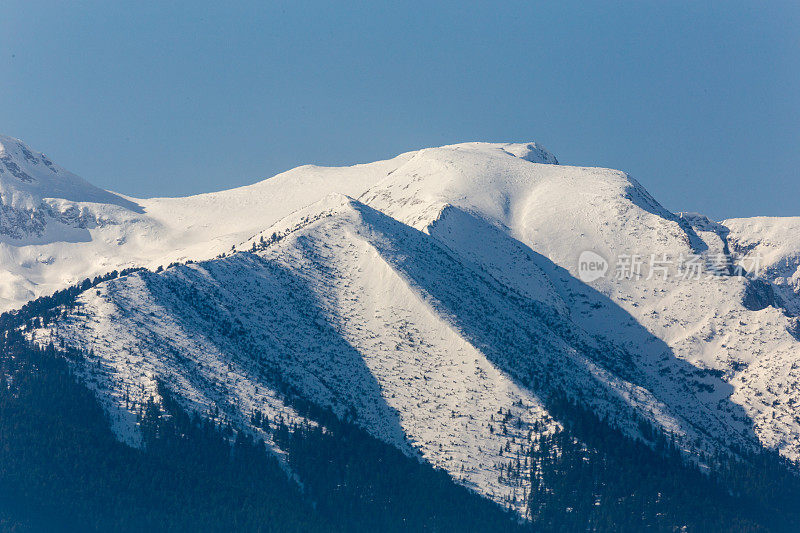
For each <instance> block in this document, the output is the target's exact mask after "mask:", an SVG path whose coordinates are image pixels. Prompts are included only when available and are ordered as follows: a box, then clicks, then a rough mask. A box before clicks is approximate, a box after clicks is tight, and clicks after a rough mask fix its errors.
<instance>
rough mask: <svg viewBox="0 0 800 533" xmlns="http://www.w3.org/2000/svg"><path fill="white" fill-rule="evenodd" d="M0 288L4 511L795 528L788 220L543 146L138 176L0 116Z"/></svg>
mask: <svg viewBox="0 0 800 533" xmlns="http://www.w3.org/2000/svg"><path fill="white" fill-rule="evenodd" d="M0 308H2V311H4V312H5V313H4V314H3V315H2V317H1V318H0V328H2V331H3V337H2V339H3V340H2V342H3V348H2V352H1V355H0V450H2V453H3V454H4V455H5V456H6V458H5V460H4V461H2V462H3V463H4V465H1V466H0V527H6V528H8V529H9V530H11V529H12V528H17V529H18V530H37V531H38V530H39V529H47V528H49V527H52V525H53V524H58V526H59V527H60V528H72V529H75V530H78V531H81V530H86V529H92V530H110V529H113V530H124V529H130V530H141V529H143V528H150V529H156V530H162V529H163V530H196V529H197V528H198V527H199V528H200V529H211V530H217V529H219V530H230V529H231V528H233V529H241V530H253V531H259V530H262V531H269V530H275V531H287V530H298V531H308V530H316V529H319V530H326V531H328V530H344V531H351V530H365V531H367V530H370V531H372V530H399V531H409V530H410V531H416V530H431V531H465V530H472V531H495V530H497V531H500V530H503V531H505V530H508V531H516V530H525V531H527V530H534V531H540V530H545V531H550V530H567V531H578V530H580V531H608V530H629V531H641V530H644V529H647V528H649V529H651V530H657V531H661V530H663V531H676V530H680V529H681V528H685V529H686V530H692V531H709V530H726V531H792V530H797V528H799V527H800V510H798V507H797V505H796V504H797V502H798V501H800V499H798V498H800V478H798V477H797V476H798V470H797V466H798V461H800V414H798V413H799V412H798V409H800V318H798V317H800V218H791V219H781V218H753V219H732V220H723V221H712V220H709V219H708V218H706V217H705V216H703V215H699V214H693V213H672V212H670V211H668V210H667V209H665V208H664V207H662V206H661V205H660V204H659V202H658V201H657V200H656V199H655V198H653V197H652V196H651V195H650V194H649V193H648V192H647V191H646V190H645V189H644V187H642V185H641V184H640V183H638V182H637V181H636V180H635V179H633V178H632V177H630V176H628V175H627V174H625V173H624V172H620V171H617V170H609V169H603V168H589V167H574V166H566V165H563V164H560V163H559V161H558V160H557V159H556V157H555V156H553V155H552V154H551V153H550V152H548V151H547V150H545V149H544V148H543V147H542V146H540V145H539V144H537V143H533V142H531V143H521V144H504V143H499V144H493V143H477V142H476V143H466V144H458V145H452V146H443V147H439V148H429V149H424V150H419V151H415V152H409V153H405V154H401V155H398V156H397V157H395V158H393V159H390V160H387V161H379V162H375V163H369V164H363V165H355V166H352V167H342V168H325V167H317V166H303V167H298V168H295V169H293V170H290V171H288V172H285V173H282V174H279V175H277V176H274V177H271V178H269V179H266V180H264V181H260V182H258V183H255V184H254V185H250V186H247V187H241V188H237V189H232V190H227V191H221V192H215V193H208V194H201V195H197V196H191V197H186V198H151V199H139V198H132V197H127V196H123V195H121V194H117V193H113V192H109V191H105V190H102V189H99V188H97V187H95V186H93V185H91V184H89V183H87V182H86V181H84V180H83V179H81V178H79V177H78V176H76V175H74V174H72V173H70V172H68V171H66V170H64V169H63V168H61V167H59V166H58V165H56V164H55V163H54V162H52V161H51V160H50V159H49V158H48V157H47V156H45V155H44V154H42V153H39V152H37V151H35V150H33V149H31V148H29V147H27V146H26V145H25V144H24V143H23V142H21V141H19V140H17V139H13V138H10V137H4V136H0ZM34 449H37V450H41V451H40V452H35V451H34ZM2 502H5V503H2Z"/></svg>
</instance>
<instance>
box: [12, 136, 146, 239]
mask: <svg viewBox="0 0 800 533" xmlns="http://www.w3.org/2000/svg"><path fill="white" fill-rule="evenodd" d="M88 204H101V205H103V206H116V207H119V208H122V209H125V210H128V211H135V212H141V208H140V207H139V206H138V205H137V204H135V203H134V202H131V201H130V200H127V199H125V198H122V197H121V196H118V195H116V194H114V193H111V192H108V191H105V190H103V189H100V188H99V187H95V186H94V185H92V184H90V183H88V182H87V181H85V180H84V179H82V178H80V177H78V176H76V175H75V174H73V173H71V172H69V171H67V170H65V169H63V168H61V167H60V166H58V165H56V164H55V163H53V162H52V161H51V160H50V159H49V158H48V157H47V156H46V155H44V154H43V153H41V152H37V151H35V150H32V149H31V148H29V147H28V146H27V145H25V143H23V142H22V141H20V140H18V139H14V138H12V137H8V136H5V135H0V237H5V238H11V239H16V240H19V239H24V238H26V237H31V236H33V237H41V236H42V234H43V233H44V232H45V230H46V227H47V224H48V221H49V220H50V219H54V220H56V221H58V222H60V223H62V224H65V225H67V226H71V227H81V228H83V227H87V226H90V225H92V224H97V223H98V216H97V213H96V212H95V211H96V209H92V207H91V205H88Z"/></svg>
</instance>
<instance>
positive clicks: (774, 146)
mask: <svg viewBox="0 0 800 533" xmlns="http://www.w3.org/2000/svg"><path fill="white" fill-rule="evenodd" d="M166 4H167V3H166V2H148V1H139V2H107V1H96V2H95V1H84V2H69V3H67V2H56V1H51V2H39V1H36V0H33V1H32V0H24V1H18V0H6V1H4V2H3V5H2V9H1V10H0V132H2V133H5V134H8V135H12V136H15V137H19V138H21V139H23V140H25V141H26V142H27V143H28V144H30V145H31V146H32V147H34V148H36V149H39V150H42V151H44V152H46V153H48V155H50V156H51V157H52V158H53V159H54V160H56V161H57V162H59V163H60V164H61V165H62V166H65V167H67V168H68V169H70V170H72V171H74V172H76V173H78V174H80V175H82V176H83V177H84V178H86V179H88V180H89V181H91V182H93V183H95V184H97V185H100V186H102V187H105V188H110V189H113V190H116V191H119V192H122V193H125V194H130V195H134V196H153V195H185V194H191V193H197V192H204V191H210V190H217V189H224V188H229V187H232V186H236V185H242V184H247V183H251V182H254V181H257V180H258V179H261V178H264V177H268V176H271V175H273V174H275V173H277V172H280V171H282V170H286V169H288V168H291V167H294V166H297V165H300V164H304V163H315V164H329V165H340V164H352V163H356V162H364V161H372V160H376V159H382V158H388V157H391V156H393V155H395V154H397V153H400V152H404V151H408V150H412V149H416V148H421V147H425V146H432V145H441V144H450V143H454V142H461V141H469V140H486V141H527V140H536V141H538V142H541V143H542V144H543V145H544V146H546V147H548V148H549V149H550V150H551V151H552V152H554V153H555V154H556V155H557V156H558V157H559V159H560V160H561V161H562V162H564V163H569V164H581V165H596V166H606V167H612V168H619V169H622V170H625V171H628V172H630V173H631V174H633V175H634V176H635V177H636V178H637V179H638V180H639V181H640V182H642V183H643V184H644V185H645V186H646V187H647V188H648V189H649V190H650V192H651V193H653V195H654V196H655V197H656V198H658V199H659V200H660V201H661V202H662V203H663V204H664V205H665V206H666V207H667V208H669V209H672V210H691V211H700V212H704V213H706V214H708V215H709V216H712V217H715V218H725V217H733V216H752V215H800V202H798V198H800V7H798V6H799V5H800V4H798V3H797V2H784V3H764V2H735V1H733V2H702V3H701V2H674V1H666V0H665V1H659V2H655V1H653V2H649V1H639V2H633V1H631V2H617V3H615V2H597V3H591V2H589V3H587V2H576V3H570V2H548V3H531V2H519V3H517V2H486V3H477V4H474V5H473V4H471V3H469V2H437V3H431V4H428V3H413V2H408V3H402V4H401V3H395V2H393V3H391V4H389V3H380V2H370V3H363V4H356V3H348V4H346V5H345V4H342V5H329V4H328V3H325V2H302V1H293V2H273V3H270V4H268V5H266V4H267V3H265V2H231V3H228V2H202V1H200V2H191V3H190V2H186V3H184V4H183V5H182V6H179V4H180V3H178V2H176V3H172V4H171V5H166Z"/></svg>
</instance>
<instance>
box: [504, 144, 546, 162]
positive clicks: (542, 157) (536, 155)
mask: <svg viewBox="0 0 800 533" xmlns="http://www.w3.org/2000/svg"><path fill="white" fill-rule="evenodd" d="M502 149H503V150H504V151H506V152H508V153H509V154H511V155H513V156H515V157H519V158H520V159H524V160H525V161H530V162H531V163H542V164H545V165H557V164H558V159H556V156H554V155H553V154H551V153H550V152H549V151H548V150H547V149H546V148H544V147H543V146H542V145H540V144H537V143H535V142H530V143H508V144H505V145H503V147H502Z"/></svg>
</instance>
